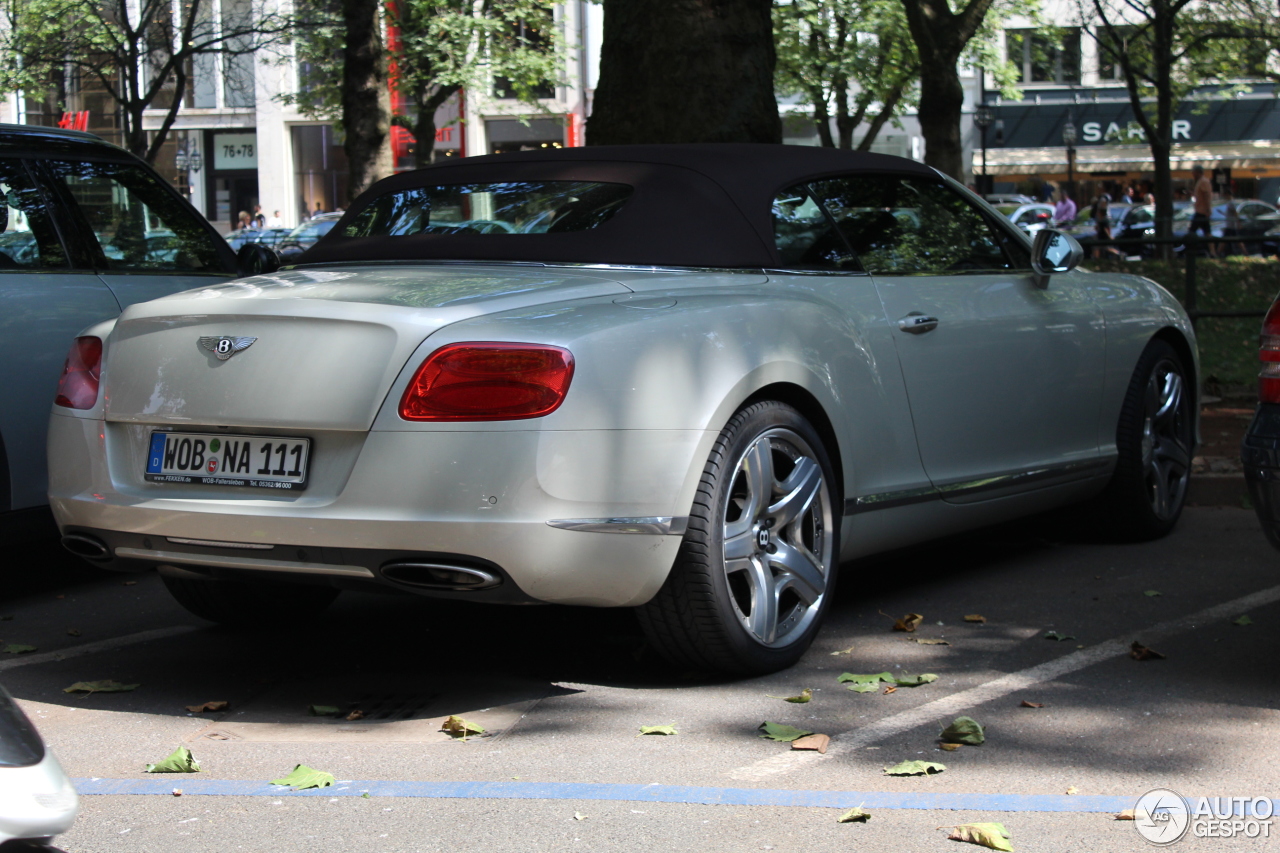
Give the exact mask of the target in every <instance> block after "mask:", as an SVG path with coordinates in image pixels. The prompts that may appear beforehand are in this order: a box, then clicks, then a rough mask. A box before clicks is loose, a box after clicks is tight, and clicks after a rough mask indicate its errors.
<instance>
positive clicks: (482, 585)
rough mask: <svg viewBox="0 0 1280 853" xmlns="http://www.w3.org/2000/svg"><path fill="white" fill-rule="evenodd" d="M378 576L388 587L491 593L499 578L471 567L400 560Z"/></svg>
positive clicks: (383, 568) (500, 581)
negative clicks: (391, 584) (392, 584)
mask: <svg viewBox="0 0 1280 853" xmlns="http://www.w3.org/2000/svg"><path fill="white" fill-rule="evenodd" d="M382 576H383V578H385V579H386V580H388V581H391V582H392V583H395V584H399V585H401V586H407V587H413V588H414V589H453V590H478V589H491V588H493V587H495V586H497V585H498V584H500V583H502V578H500V577H498V576H496V575H494V574H492V573H490V572H487V571H485V570H484V569H477V568H475V567H474V566H460V565H456V564H453V563H437V562H430V561H425V560H403V561H399V562H395V563H388V564H387V565H385V566H383V567H382Z"/></svg>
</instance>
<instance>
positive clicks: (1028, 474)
mask: <svg viewBox="0 0 1280 853" xmlns="http://www.w3.org/2000/svg"><path fill="white" fill-rule="evenodd" d="M1112 462H1114V459H1112V458H1107V459H1090V460H1088V461H1085V462H1070V463H1068V464H1066V465H1052V466H1050V467H1047V468H1036V469H1033V470H1030V471H1015V472H1013V473H1011V474H998V475H996V476H994V477H983V478H981V479H978V480H961V481H957V482H954V483H943V484H941V485H937V486H923V487H921V488H917V489H903V490H902V491H897V492H881V493H880V494H876V495H863V496H862V497H858V498H849V499H848V500H846V501H845V502H844V514H845V515H857V514H859V513H863V512H870V511H872V510H877V509H892V508H894V507H899V506H908V505H910V504H917V503H922V502H924V501H933V500H944V499H946V498H954V497H960V496H962V495H975V494H980V493H982V492H992V491H996V490H997V489H1008V488H1014V487H1016V486H1021V485H1023V484H1027V483H1035V482H1039V481H1041V480H1052V479H1054V478H1057V477H1066V476H1069V475H1072V474H1088V473H1090V472H1094V471H1101V470H1102V469H1104V468H1106V467H1107V466H1108V465H1110V464H1111V463H1112Z"/></svg>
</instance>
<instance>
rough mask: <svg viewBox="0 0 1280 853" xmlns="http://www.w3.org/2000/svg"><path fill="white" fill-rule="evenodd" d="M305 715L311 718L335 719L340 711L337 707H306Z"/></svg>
mask: <svg viewBox="0 0 1280 853" xmlns="http://www.w3.org/2000/svg"><path fill="white" fill-rule="evenodd" d="M307 713H308V714H310V715H311V716H313V717H336V716H338V714H340V713H342V709H341V708H339V707H338V706H337V705H308V706H307Z"/></svg>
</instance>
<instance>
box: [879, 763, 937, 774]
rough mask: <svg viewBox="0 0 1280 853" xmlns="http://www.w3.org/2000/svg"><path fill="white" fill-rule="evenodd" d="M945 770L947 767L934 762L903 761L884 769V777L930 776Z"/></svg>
mask: <svg viewBox="0 0 1280 853" xmlns="http://www.w3.org/2000/svg"><path fill="white" fill-rule="evenodd" d="M946 769H947V765H945V764H939V763H937V762H936V761H904V762H902V763H901V764H895V765H894V766H892V767H886V768H885V769H884V775H886V776H932V775H933V774H934V773H941V772H942V771H943V770H946Z"/></svg>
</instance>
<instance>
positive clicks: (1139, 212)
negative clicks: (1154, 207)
mask: <svg viewBox="0 0 1280 853" xmlns="http://www.w3.org/2000/svg"><path fill="white" fill-rule="evenodd" d="M1155 218H1156V217H1155V214H1153V213H1152V212H1151V210H1150V209H1149V208H1146V207H1135V208H1134V209H1133V210H1131V211H1129V215H1128V216H1127V217H1125V223H1124V224H1125V225H1126V226H1128V227H1133V226H1136V225H1146V224H1148V223H1150V222H1154V221H1155Z"/></svg>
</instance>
